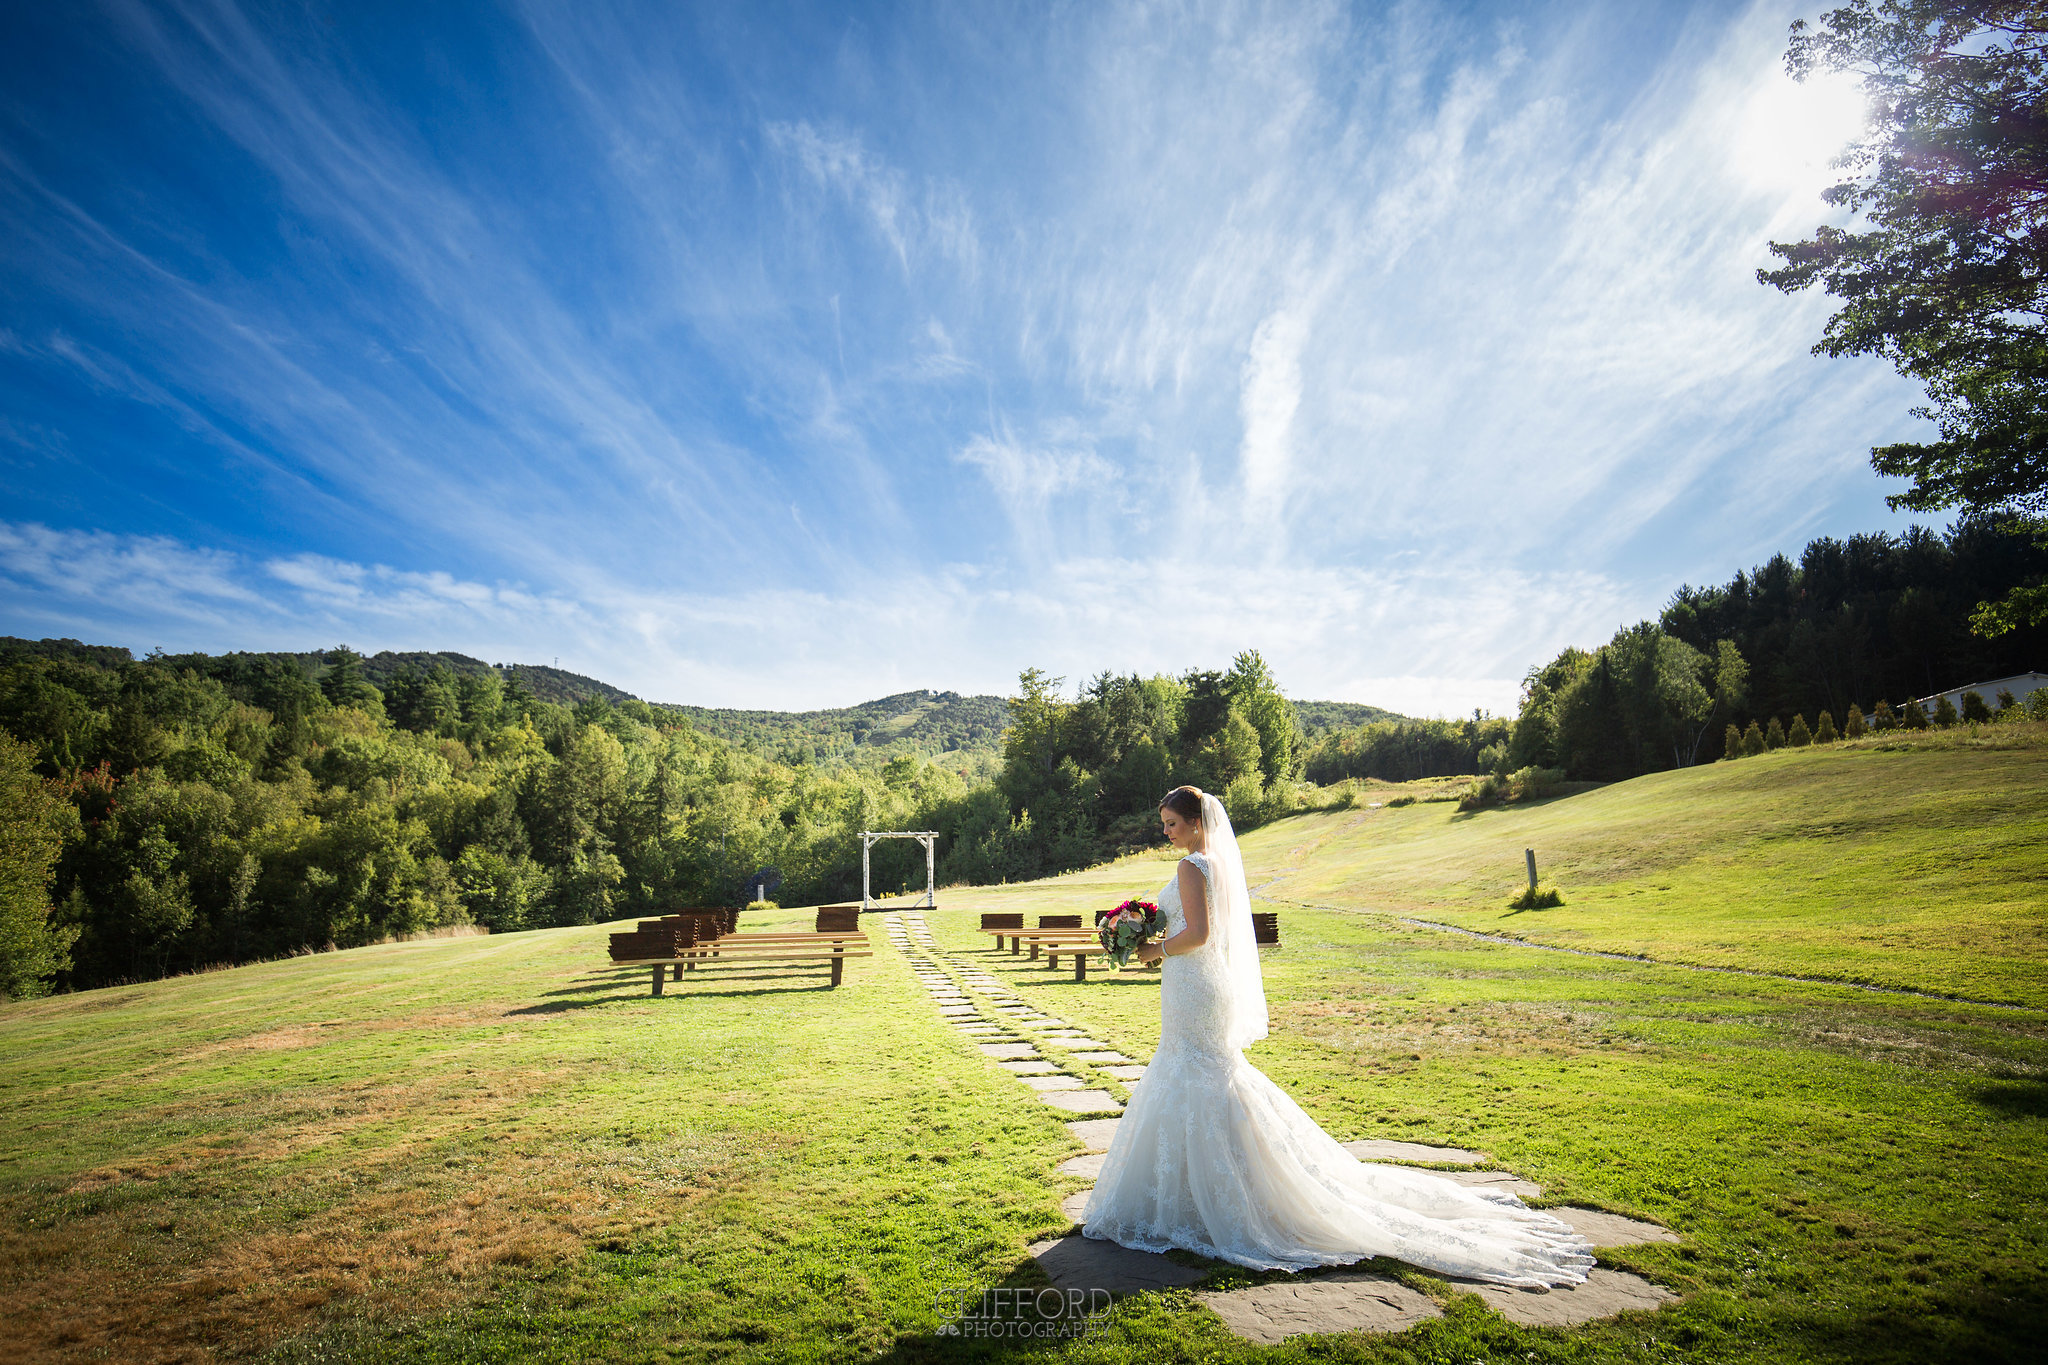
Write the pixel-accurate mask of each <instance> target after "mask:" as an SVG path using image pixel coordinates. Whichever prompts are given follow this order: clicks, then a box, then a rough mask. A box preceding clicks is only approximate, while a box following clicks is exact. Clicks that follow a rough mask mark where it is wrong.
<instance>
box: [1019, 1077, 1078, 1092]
mask: <svg viewBox="0 0 2048 1365" xmlns="http://www.w3.org/2000/svg"><path fill="white" fill-rule="evenodd" d="M1017 1079H1018V1080H1020V1081H1022V1082H1024V1084H1026V1085H1028V1086H1030V1087H1031V1088H1032V1089H1033V1090H1039V1091H1045V1090H1079V1089H1080V1088H1081V1078H1080V1077H1079V1076H1067V1075H1062V1074H1059V1073H1054V1074H1052V1075H1047V1076H1019V1077H1017Z"/></svg>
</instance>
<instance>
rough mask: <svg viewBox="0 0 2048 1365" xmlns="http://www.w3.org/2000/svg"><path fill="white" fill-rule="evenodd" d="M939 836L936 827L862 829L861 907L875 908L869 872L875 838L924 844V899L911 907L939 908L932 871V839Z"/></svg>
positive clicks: (865, 908)
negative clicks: (913, 840)
mask: <svg viewBox="0 0 2048 1365" xmlns="http://www.w3.org/2000/svg"><path fill="white" fill-rule="evenodd" d="M938 837H939V832H938V831H937V830H935V829H889V830H880V829H876V830H868V829H864V830H862V831H861V832H860V908H861V909H863V910H872V909H874V908H875V898H874V896H873V895H872V894H871V883H870V881H869V874H870V872H871V870H872V862H871V855H872V854H873V852H874V848H875V840H877V839H915V840H917V841H918V842H919V843H920V844H923V845H924V899H923V900H922V901H919V902H918V903H917V905H915V906H912V907H910V908H911V909H917V908H918V907H919V906H922V907H924V908H926V909H931V910H936V909H938V908H939V901H938V897H937V896H936V895H935V894H934V893H933V889H934V884H935V883H934V878H933V871H932V865H933V859H932V841H933V840H935V839H937V838H938Z"/></svg>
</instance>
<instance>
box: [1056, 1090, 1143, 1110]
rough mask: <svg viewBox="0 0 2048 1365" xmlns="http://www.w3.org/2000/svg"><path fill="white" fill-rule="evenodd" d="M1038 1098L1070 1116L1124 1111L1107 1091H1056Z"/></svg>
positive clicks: (1114, 1097)
mask: <svg viewBox="0 0 2048 1365" xmlns="http://www.w3.org/2000/svg"><path fill="white" fill-rule="evenodd" d="M1038 1098H1039V1099H1041V1100H1043V1101H1045V1102H1046V1103H1047V1104H1049V1105H1051V1106H1052V1107H1053V1108H1055V1109H1064V1110H1066V1111H1067V1112H1068V1113H1070V1114H1121V1113H1122V1112H1123V1109H1124V1107H1123V1106H1122V1105H1121V1104H1118V1103H1117V1100H1116V1096H1114V1095H1112V1094H1110V1093H1109V1092H1108V1091H1107V1090H1055V1091H1052V1092H1050V1093H1048V1094H1044V1095H1040V1096H1039V1097H1038Z"/></svg>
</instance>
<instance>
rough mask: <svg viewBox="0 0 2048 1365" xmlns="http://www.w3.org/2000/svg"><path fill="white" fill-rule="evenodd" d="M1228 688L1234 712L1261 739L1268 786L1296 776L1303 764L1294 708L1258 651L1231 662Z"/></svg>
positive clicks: (1262, 773) (1261, 770) (1263, 771)
mask: <svg viewBox="0 0 2048 1365" xmlns="http://www.w3.org/2000/svg"><path fill="white" fill-rule="evenodd" d="M1225 686H1226V687H1227V688H1228V690H1229V692H1230V703H1231V709H1232V710H1234V711H1236V712H1237V713H1238V714H1239V715H1241V716H1243V717H1244V718H1245V720H1246V721H1248V722H1249V723H1250V724H1251V727H1252V729H1253V730H1255V731H1257V732H1258V736H1259V774H1260V776H1261V777H1263V778H1264V779H1265V783H1266V785H1267V786H1269V787H1270V786H1271V785H1272V784H1273V783H1275V782H1278V781H1280V780H1282V779H1283V778H1288V777H1292V776H1294V773H1295V770H1296V768H1297V767H1299V766H1300V765H1299V764H1298V763H1297V761H1296V759H1295V756H1294V755H1295V750H1296V748H1297V747H1298V745H1297V744H1296V734H1295V721H1294V708H1293V707H1292V706H1290V705H1289V704H1288V702H1287V698H1285V697H1283V696H1281V695H1280V685H1279V684H1278V683H1277V682H1275V681H1274V680H1273V671H1272V670H1271V669H1270V668H1268V667H1267V666H1266V661H1265V660H1264V659H1262V658H1260V657H1259V652H1258V651H1257V650H1256V649H1247V650H1245V651H1244V652H1243V653H1241V654H1239V655H1238V656H1237V657H1236V658H1235V659H1234V660H1232V661H1231V665H1230V674H1229V677H1228V679H1227V681H1226V684H1225Z"/></svg>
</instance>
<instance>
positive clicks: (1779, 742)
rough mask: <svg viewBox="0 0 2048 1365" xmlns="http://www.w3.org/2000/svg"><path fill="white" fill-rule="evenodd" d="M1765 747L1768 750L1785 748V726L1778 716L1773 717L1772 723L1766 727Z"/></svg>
mask: <svg viewBox="0 0 2048 1365" xmlns="http://www.w3.org/2000/svg"><path fill="white" fill-rule="evenodd" d="M1764 747H1765V748H1766V749H1782V748H1784V747H1785V724H1784V722H1783V721H1781V720H1779V719H1778V718H1777V717H1776V716H1772V717H1771V723H1770V724H1769V725H1767V726H1765V727H1764Z"/></svg>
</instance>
